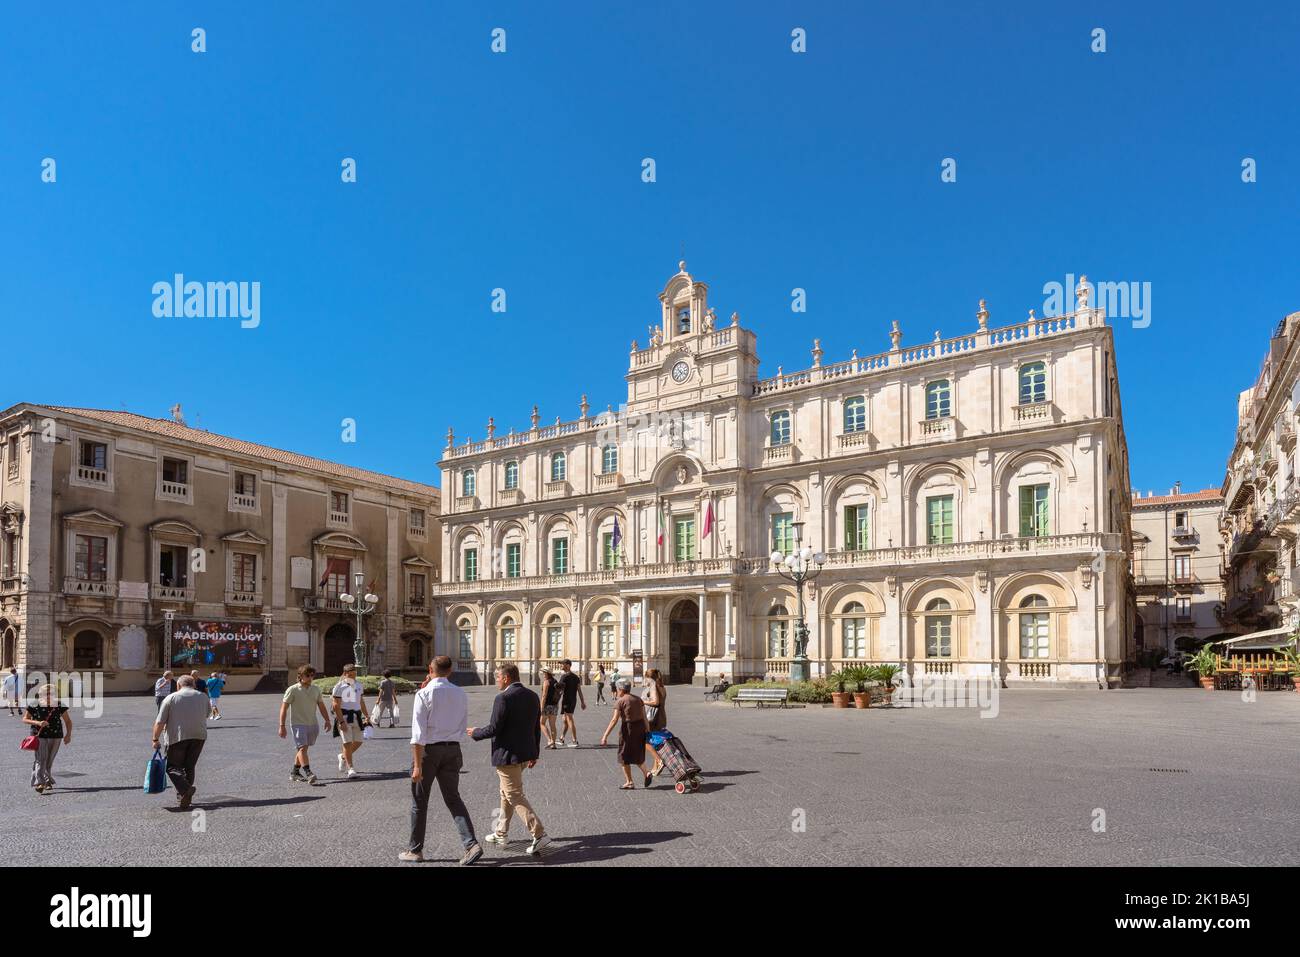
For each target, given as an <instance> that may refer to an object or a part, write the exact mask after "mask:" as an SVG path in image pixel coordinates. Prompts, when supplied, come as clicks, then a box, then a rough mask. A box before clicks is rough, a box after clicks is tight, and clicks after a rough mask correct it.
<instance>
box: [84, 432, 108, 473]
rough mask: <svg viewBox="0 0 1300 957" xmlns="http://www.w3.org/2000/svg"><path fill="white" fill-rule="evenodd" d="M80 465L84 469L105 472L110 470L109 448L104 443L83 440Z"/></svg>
mask: <svg viewBox="0 0 1300 957" xmlns="http://www.w3.org/2000/svg"><path fill="white" fill-rule="evenodd" d="M80 463H81V466H82V467H83V468H88V469H97V470H99V471H104V470H105V469H107V468H108V446H107V445H105V444H104V443H103V442H89V441H87V440H86V439H82V440H81V458H80Z"/></svg>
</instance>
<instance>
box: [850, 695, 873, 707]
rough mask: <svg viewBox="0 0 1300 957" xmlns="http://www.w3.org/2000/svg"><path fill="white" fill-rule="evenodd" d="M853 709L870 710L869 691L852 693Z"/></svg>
mask: <svg viewBox="0 0 1300 957" xmlns="http://www.w3.org/2000/svg"><path fill="white" fill-rule="evenodd" d="M853 707H855V708H870V707H871V692H870V691H855V692H853Z"/></svg>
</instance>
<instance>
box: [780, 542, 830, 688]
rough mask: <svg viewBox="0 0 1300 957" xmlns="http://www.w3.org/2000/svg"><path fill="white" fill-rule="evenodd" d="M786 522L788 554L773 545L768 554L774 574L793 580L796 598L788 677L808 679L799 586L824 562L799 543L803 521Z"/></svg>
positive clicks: (809, 675)
mask: <svg viewBox="0 0 1300 957" xmlns="http://www.w3.org/2000/svg"><path fill="white" fill-rule="evenodd" d="M790 525H791V528H792V529H793V530H794V547H793V549H792V550H791V552H790V554H789V555H785V554H783V553H782V552H781V550H780V549H774V550H773V551H772V554H771V556H770V557H771V559H772V564H773V565H775V566H776V571H777V574H779V575H780V576H781V577H782V578H784V579H786V580H787V581H792V582H794V591H795V596H796V597H797V598H798V602H799V611H798V619H797V620H796V621H795V625H794V658H792V659H791V660H790V680H791V681H808V680H810V679H811V678H812V669H811V666H810V665H809V662H808V625H807V623H806V622H805V621H804V607H803V586H804V583H805V582H810V581H812V580H813V579H815V578H816V577H817V576H818V575H820V574H821V570H822V565H824V564H826V555H825V554H824V553H822V552H814V551H813V550H812V548H811V547H809V546H808V545H803V544H801V540H802V539H803V525H804V523H803V522H791V523H790Z"/></svg>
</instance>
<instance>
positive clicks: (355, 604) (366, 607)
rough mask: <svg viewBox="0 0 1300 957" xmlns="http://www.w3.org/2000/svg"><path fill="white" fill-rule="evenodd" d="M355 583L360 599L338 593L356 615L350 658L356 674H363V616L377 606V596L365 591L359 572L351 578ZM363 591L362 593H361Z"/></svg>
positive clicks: (364, 653) (364, 661)
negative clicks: (354, 635)
mask: <svg viewBox="0 0 1300 957" xmlns="http://www.w3.org/2000/svg"><path fill="white" fill-rule="evenodd" d="M352 580H353V581H354V582H355V583H356V589H355V591H356V592H357V593H358V594H361V595H362V597H361V598H360V599H358V598H357V596H356V595H351V594H348V593H347V592H344V593H343V594H342V595H339V601H341V602H343V604H345V605H347V606H348V610H349V611H351V612H352V614H354V615H356V616H357V636H356V639H355V640H354V641H353V642H352V660H353V661H354V662H356V666H357V675H358V676H360V675H364V674H367V673H368V672H367V671H366V640H365V637H364V632H363V630H362V629H363V628H364V627H365V622H364V619H365V616H366V615H368V614H370V613H371V612H372V611H374V610H375V609H376V608H377V607H378V606H379V596H378V595H372V594H371V593H370V592H367V591H365V585H366V578H365V575H363V574H362V573H361V572H357V573H356V574H355V575H354V576H353V579H352ZM363 592H364V594H362V593H363Z"/></svg>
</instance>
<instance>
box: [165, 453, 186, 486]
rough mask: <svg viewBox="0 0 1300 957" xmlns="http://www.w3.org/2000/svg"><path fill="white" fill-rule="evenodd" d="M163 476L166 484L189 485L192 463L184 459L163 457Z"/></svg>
mask: <svg viewBox="0 0 1300 957" xmlns="http://www.w3.org/2000/svg"><path fill="white" fill-rule="evenodd" d="M162 477H163V483H164V484H165V485H188V484H189V483H190V463H189V462H186V461H185V460H184V459H167V458H165V459H163V465H162Z"/></svg>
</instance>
